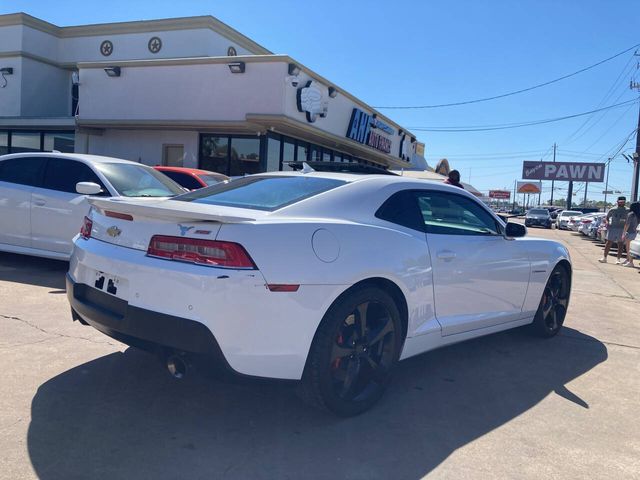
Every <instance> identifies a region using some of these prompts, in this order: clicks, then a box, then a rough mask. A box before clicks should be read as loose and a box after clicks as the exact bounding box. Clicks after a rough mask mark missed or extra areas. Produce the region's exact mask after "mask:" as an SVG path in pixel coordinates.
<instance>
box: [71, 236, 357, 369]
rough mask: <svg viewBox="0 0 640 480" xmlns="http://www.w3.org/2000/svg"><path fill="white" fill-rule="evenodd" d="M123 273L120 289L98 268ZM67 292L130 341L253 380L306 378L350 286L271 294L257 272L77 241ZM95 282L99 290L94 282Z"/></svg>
mask: <svg viewBox="0 0 640 480" xmlns="http://www.w3.org/2000/svg"><path fill="white" fill-rule="evenodd" d="M98 272H99V273H100V274H104V275H106V276H108V277H109V278H114V279H117V281H118V284H117V293H116V294H111V293H108V288H106V284H103V286H98V285H97V283H98V282H97V281H96V274H97V273H98ZM67 282H68V286H67V289H68V290H67V291H68V297H69V302H70V303H71V306H72V308H73V310H74V311H75V312H76V315H77V316H78V317H79V319H81V320H83V321H85V322H86V323H88V324H90V325H91V326H93V327H94V328H96V329H97V330H99V331H101V332H103V333H104V334H106V335H109V336H111V337H113V338H115V339H117V340H119V341H122V342H124V343H126V344H129V345H134V346H138V347H140V348H144V349H146V350H154V349H157V348H159V347H166V348H171V349H175V350H180V351H185V352H189V353H194V354H198V355H200V354H202V355H205V356H207V358H213V361H214V362H215V363H221V364H222V365H223V366H225V369H226V366H228V367H229V369H231V370H233V371H235V372H238V373H239V374H242V375H246V376H251V377H263V378H275V379H284V380H299V379H300V378H301V377H302V373H303V370H304V366H305V363H306V359H307V355H308V353H309V348H310V346H311V342H312V341H313V337H314V335H315V332H316V330H317V327H318V325H319V324H320V321H321V320H322V317H323V315H324V312H326V311H327V309H328V308H329V306H330V305H331V303H333V301H334V300H335V298H337V296H338V295H339V294H340V293H342V292H343V291H344V290H345V289H346V288H347V287H345V286H341V285H301V286H300V289H299V290H298V291H297V292H270V291H269V290H268V289H267V288H266V287H265V283H266V282H265V280H264V278H263V276H262V274H261V273H260V272H259V271H257V270H229V269H224V270H223V269H217V268H210V267H202V266H197V265H191V264H186V263H182V262H172V261H167V260H163V259H155V258H150V257H147V256H146V252H144V251H140V250H134V249H130V248H126V247H120V246H117V245H112V244H109V243H106V242H102V241H100V240H95V239H90V240H82V239H76V241H75V248H74V251H73V254H72V256H71V261H70V263H69V276H68V278H67ZM94 284H96V285H95V287H96V288H94Z"/></svg>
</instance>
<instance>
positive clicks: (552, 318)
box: [546, 308, 558, 330]
mask: <svg viewBox="0 0 640 480" xmlns="http://www.w3.org/2000/svg"><path fill="white" fill-rule="evenodd" d="M546 323H547V326H548V327H549V329H550V330H555V329H556V328H558V322H557V319H556V310H555V308H552V309H551V311H550V312H549V314H548V315H547V317H546Z"/></svg>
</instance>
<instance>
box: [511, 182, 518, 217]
mask: <svg viewBox="0 0 640 480" xmlns="http://www.w3.org/2000/svg"><path fill="white" fill-rule="evenodd" d="M516 182H517V180H514V181H513V207H511V210H515V209H516V201H517V197H516Z"/></svg>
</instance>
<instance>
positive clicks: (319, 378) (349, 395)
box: [301, 287, 402, 416]
mask: <svg viewBox="0 0 640 480" xmlns="http://www.w3.org/2000/svg"><path fill="white" fill-rule="evenodd" d="M401 336H402V324H401V321H400V313H399V311H398V308H397V306H396V304H395V302H394V301H393V299H392V298H391V296H390V295H389V294H387V293H386V292H385V291H384V290H381V289H378V288H375V287H366V288H362V289H359V290H357V291H355V292H353V293H351V294H348V295H347V296H346V297H344V298H340V299H338V301H337V302H336V303H335V304H334V305H333V306H332V307H331V308H330V309H329V311H328V312H327V314H326V315H325V318H324V319H323V321H322V323H321V324H320V327H319V328H318V332H317V333H316V337H315V339H314V342H313V345H312V347H311V351H310V353H309V359H308V361H307V367H306V369H305V374H304V378H303V382H302V385H301V388H302V390H304V392H303V397H304V398H305V400H307V401H310V403H312V404H314V405H316V406H320V407H323V408H325V409H327V410H329V411H332V412H334V413H335V414H337V415H340V416H352V415H357V414H359V413H362V412H364V411H366V410H368V409H369V408H371V407H372V406H373V405H374V404H375V403H376V402H377V401H378V399H379V398H380V397H381V396H382V394H383V393H384V391H385V389H386V387H387V385H388V384H389V381H390V378H391V372H392V370H393V367H394V365H395V364H396V363H397V361H398V357H399V356H400V348H401V345H402V340H401Z"/></svg>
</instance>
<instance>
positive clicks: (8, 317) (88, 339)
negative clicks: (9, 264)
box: [0, 313, 120, 347]
mask: <svg viewBox="0 0 640 480" xmlns="http://www.w3.org/2000/svg"><path fill="white" fill-rule="evenodd" d="M0 318H4V319H6V320H15V321H18V322H21V323H23V324H25V325H27V326H29V327H31V328H33V329H35V330H38V331H39V332H41V333H44V334H45V335H49V336H53V337H58V338H71V339H74V340H84V341H86V342H90V343H95V344H97V345H111V346H114V347H119V346H120V345H118V344H116V343H112V342H109V341H106V342H100V341H98V340H93V339H92V338H87V337H79V336H75V335H66V334H64V333H58V332H51V331H49V330H45V329H44V328H42V327H40V326H39V325H34V324H33V323H31V322H29V321H28V320H25V319H23V318H19V317H13V316H10V315H3V314H1V313H0ZM33 343H40V342H33ZM21 345H26V344H18V345H12V346H21Z"/></svg>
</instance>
